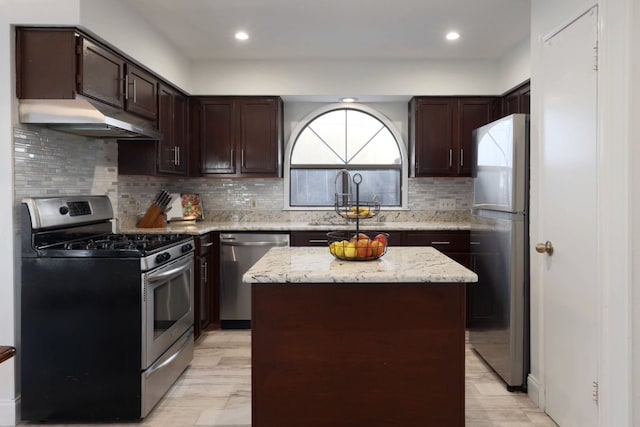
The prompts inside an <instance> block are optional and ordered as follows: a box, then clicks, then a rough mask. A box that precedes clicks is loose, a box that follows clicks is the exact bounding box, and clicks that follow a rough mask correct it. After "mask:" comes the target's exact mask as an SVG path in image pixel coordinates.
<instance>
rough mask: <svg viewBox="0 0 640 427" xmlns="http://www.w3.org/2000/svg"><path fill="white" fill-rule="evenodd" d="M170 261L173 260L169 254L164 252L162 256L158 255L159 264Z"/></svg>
mask: <svg viewBox="0 0 640 427" xmlns="http://www.w3.org/2000/svg"><path fill="white" fill-rule="evenodd" d="M170 259H171V254H170V253H169V252H163V253H161V254H158V255H156V262H157V263H161V262H165V261H169V260H170Z"/></svg>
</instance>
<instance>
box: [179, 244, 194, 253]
mask: <svg viewBox="0 0 640 427" xmlns="http://www.w3.org/2000/svg"><path fill="white" fill-rule="evenodd" d="M191 249H193V245H192V244H191V243H187V244H186V245H182V248H181V250H182V253H186V252H189V251H190V250H191Z"/></svg>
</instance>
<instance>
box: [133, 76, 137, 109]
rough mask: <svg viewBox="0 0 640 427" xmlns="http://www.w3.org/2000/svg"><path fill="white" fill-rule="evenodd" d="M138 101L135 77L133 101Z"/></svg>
mask: <svg viewBox="0 0 640 427" xmlns="http://www.w3.org/2000/svg"><path fill="white" fill-rule="evenodd" d="M137 102H138V91H137V90H136V79H133V103H134V104H136V103H137Z"/></svg>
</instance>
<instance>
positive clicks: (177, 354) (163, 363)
mask: <svg viewBox="0 0 640 427" xmlns="http://www.w3.org/2000/svg"><path fill="white" fill-rule="evenodd" d="M191 338H192V335H189V336H188V337H186V339H185V340H184V344H182V347H180V349H179V350H178V351H176V352H175V353H173V354H172V355H171V356H169V357H168V358H167V360H165V361H163V362H162V363H161V364H159V365H156V366H151V367H150V368H149V369H147V370H146V371H145V374H146V375H147V376H149V375H151V374H153V373H154V372H155V371H157V370H158V369H162V368H164V367H165V366H167V365H169V364H170V363H171V362H173V361H174V360H176V358H177V357H178V356H180V353H182V352H183V351H184V350H185V349H186V348H187V345H189V340H190V339H191Z"/></svg>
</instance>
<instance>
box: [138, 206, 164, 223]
mask: <svg viewBox="0 0 640 427" xmlns="http://www.w3.org/2000/svg"><path fill="white" fill-rule="evenodd" d="M166 226H167V217H166V215H165V214H164V213H163V212H162V209H161V208H160V207H159V206H156V205H155V204H154V205H151V206H149V209H147V212H146V213H145V214H144V216H143V217H142V218H141V219H140V221H138V224H136V227H138V228H163V227H166Z"/></svg>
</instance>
